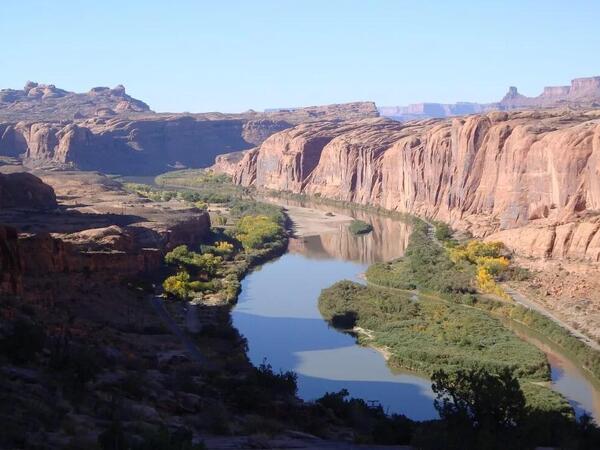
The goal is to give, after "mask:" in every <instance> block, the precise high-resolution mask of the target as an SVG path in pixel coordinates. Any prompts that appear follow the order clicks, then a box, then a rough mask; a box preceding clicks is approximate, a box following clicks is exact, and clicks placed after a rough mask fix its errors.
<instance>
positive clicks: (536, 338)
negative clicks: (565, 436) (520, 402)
mask: <svg viewBox="0 0 600 450" xmlns="http://www.w3.org/2000/svg"><path fill="white" fill-rule="evenodd" d="M506 325H507V326H508V327H509V328H510V329H511V330H513V332H514V333H515V334H516V335H517V336H519V337H520V338H521V339H523V340H525V341H527V342H530V343H531V344H533V345H535V346H536V347H537V348H539V349H540V350H542V351H543V352H544V353H545V354H546V356H547V357H548V362H549V363H550V369H551V378H552V388H553V389H554V390H556V391H558V392H560V393H561V394H563V395H564V396H565V397H566V398H567V399H568V400H569V403H570V404H571V406H572V407H573V409H574V410H575V414H576V415H577V416H578V417H579V416H581V415H583V414H584V413H585V414H590V415H592V416H593V417H594V419H595V421H596V423H600V386H599V385H598V382H597V381H595V380H594V379H593V378H592V377H591V376H589V375H588V374H587V373H586V372H585V371H584V370H583V369H582V368H581V367H580V366H579V365H578V364H577V363H576V362H575V361H574V359H573V358H572V357H571V356H570V355H568V354H567V353H566V352H563V351H561V350H560V349H558V348H557V347H556V345H555V344H552V343H551V342H549V341H548V340H547V339H545V338H544V337H543V336H541V335H540V334H538V333H535V332H534V331H532V330H530V329H528V328H527V327H525V326H523V325H520V324H518V323H514V322H507V323H506Z"/></svg>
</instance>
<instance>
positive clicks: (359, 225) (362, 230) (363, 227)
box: [349, 220, 373, 235]
mask: <svg viewBox="0 0 600 450" xmlns="http://www.w3.org/2000/svg"><path fill="white" fill-rule="evenodd" d="M349 230H350V232H351V233H352V234H356V235H358V234H367V233H370V232H371V231H373V226H372V225H371V224H370V223H367V222H363V221H362V220H353V221H352V222H351V223H350V226H349Z"/></svg>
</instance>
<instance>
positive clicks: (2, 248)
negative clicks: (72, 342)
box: [0, 171, 210, 299]
mask: <svg viewBox="0 0 600 450" xmlns="http://www.w3.org/2000/svg"><path fill="white" fill-rule="evenodd" d="M36 175H37V176H35V175H33V174H30V173H14V174H10V175H3V174H0V182H2V181H3V180H6V179H9V180H10V183H11V184H10V186H11V187H12V188H14V190H16V191H18V190H19V187H20V188H21V191H22V192H23V196H22V197H23V198H16V197H15V196H14V195H10V196H9V195H6V196H5V195H4V193H5V191H6V190H5V189H4V185H1V186H2V189H1V190H0V194H2V195H0V197H1V198H3V199H4V198H5V197H6V198H9V199H10V200H11V202H12V203H8V202H4V201H3V203H2V207H1V208H0V223H4V224H9V225H3V226H0V269H1V270H0V271H1V272H2V278H1V279H0V283H1V290H0V294H21V295H26V296H28V297H29V298H37V299H51V298H53V297H54V296H56V295H58V294H60V295H63V296H64V295H66V293H65V286H70V287H72V288H73V292H75V291H76V289H75V288H78V287H79V286H83V285H86V284H90V283H106V282H111V283H119V282H121V281H123V280H126V279H128V278H132V277H137V276H142V275H144V274H147V273H151V272H152V271H154V270H157V269H158V268H159V267H160V266H161V264H162V256H163V255H164V253H165V252H166V251H167V250H170V249H172V248H173V247H175V246H177V245H180V244H188V245H196V244H199V243H200V242H201V241H202V239H203V238H204V237H205V236H206V235H207V233H208V232H209V230H210V219H209V216H208V213H207V212H206V211H203V210H199V209H196V208H190V207H187V206H184V205H182V204H180V203H179V202H163V203H154V202H150V201H148V200H146V199H143V198H141V197H139V196H137V195H136V194H132V193H128V192H126V191H125V190H123V188H122V187H121V185H120V183H118V182H115V181H113V180H111V179H109V178H107V177H105V176H103V175H100V174H98V173H86V172H44V171H38V172H36ZM30 186H35V187H36V188H37V190H35V191H34V190H32V189H31V188H30ZM55 192H56V197H55V196H54V195H55V194H54V193H55ZM42 194H43V195H42ZM28 199H29V202H27V200H28ZM57 199H58V201H57ZM42 200H44V201H42ZM15 201H16V202H17V203H16V204H15ZM19 201H22V203H19ZM24 206H29V207H28V208H24ZM32 206H35V208H33V207H32ZM48 206H51V207H52V209H48V208H47V207H48Z"/></svg>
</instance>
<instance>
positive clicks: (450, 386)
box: [431, 368, 525, 434]
mask: <svg viewBox="0 0 600 450" xmlns="http://www.w3.org/2000/svg"><path fill="white" fill-rule="evenodd" d="M431 381H432V389H433V392H434V393H435V394H436V399H435V401H434V406H435V409H436V410H437V411H438V413H439V414H440V417H441V418H442V419H444V420H447V421H449V422H455V423H463V424H464V425H466V426H469V427H472V428H474V429H475V430H487V431H490V432H492V433H496V434H497V433H502V432H504V431H507V430H510V429H514V428H516V427H518V426H519V425H520V424H521V421H522V420H523V417H524V415H525V396H524V395H523V392H522V391H521V386H520V385H519V380H518V379H517V378H516V377H515V376H514V375H513V373H512V372H511V370H510V369H508V368H503V369H501V370H500V371H498V373H491V372H487V371H485V370H482V369H480V368H478V369H469V370H458V371H456V372H451V373H448V372H444V371H436V372H434V373H433V375H432V377H431Z"/></svg>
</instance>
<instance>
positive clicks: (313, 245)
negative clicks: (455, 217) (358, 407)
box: [233, 200, 600, 421]
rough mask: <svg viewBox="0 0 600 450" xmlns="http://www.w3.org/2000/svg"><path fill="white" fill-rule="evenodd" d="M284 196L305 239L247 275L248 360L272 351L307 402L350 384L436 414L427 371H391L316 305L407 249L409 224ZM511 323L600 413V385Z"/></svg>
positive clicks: (559, 382)
mask: <svg viewBox="0 0 600 450" xmlns="http://www.w3.org/2000/svg"><path fill="white" fill-rule="evenodd" d="M278 202H280V203H281V200H279V201H278ZM284 203H285V205H286V206H287V207H288V212H289V214H290V217H291V218H292V220H293V221H295V222H296V223H297V225H298V227H297V230H296V231H297V235H299V237H298V238H293V239H291V240H290V244H289V249H288V252H287V253H286V254H285V255H283V256H282V257H280V258H278V259H277V260H274V261H271V262H269V263H267V264H265V265H263V266H262V267H260V268H258V269H257V270H255V271H253V272H252V273H251V274H249V275H248V276H247V277H246V278H245V279H244V280H243V282H242V292H241V294H240V297H239V300H238V303H237V305H236V307H235V309H234V311H233V323H234V326H235V327H236V328H237V329H238V330H239V331H240V332H241V333H242V334H243V335H244V336H245V337H246V339H247V340H248V347H249V357H250V359H251V361H252V362H253V363H254V364H255V365H258V364H260V363H261V362H263V360H265V359H266V360H267V361H268V362H269V363H270V364H271V365H272V366H273V368H274V369H275V370H279V369H281V370H293V371H294V372H296V373H297V374H298V394H299V396H300V397H301V398H303V399H306V400H311V399H315V398H318V397H320V396H322V395H323V394H324V393H326V392H331V391H339V390H340V389H343V388H345V389H347V390H348V391H349V392H350V395H351V396H354V397H359V398H362V399H365V400H368V401H373V402H376V403H380V404H381V405H382V406H383V407H384V409H385V410H386V411H387V412H390V413H401V414H405V415H406V416H408V417H410V418H412V419H415V420H425V419H431V418H435V417H437V414H436V411H435V409H434V408H433V398H434V395H433V392H432V391H431V386H430V382H429V380H428V379H426V378H423V377H422V376H419V375H416V374H413V373H409V372H396V371H392V370H391V369H390V368H389V367H388V366H387V364H386V362H385V359H384V357H383V355H382V354H381V353H379V352H377V351H375V350H373V349H371V348H366V347H362V346H359V345H357V344H356V341H355V339H354V338H353V337H352V336H350V335H348V334H346V333H343V332H340V331H338V330H336V329H334V328H332V327H331V326H329V325H328V324H327V322H325V321H324V320H323V318H322V317H321V314H320V313H319V309H318V304H317V303H318V296H319V293H320V292H321V290H322V289H323V288H326V287H329V286H331V285H332V284H334V283H335V282H337V281H340V280H343V279H348V280H354V281H358V282H362V279H361V277H360V275H361V274H362V273H364V271H365V270H366V268H367V267H368V265H369V264H371V263H373V262H377V261H385V260H391V259H394V258H397V257H400V256H402V254H403V251H404V249H405V248H406V245H407V243H408V237H409V235H410V231H411V230H410V226H409V225H407V224H406V223H404V222H402V221H399V220H395V219H392V218H389V217H383V216H380V215H376V214H372V213H367V212H364V211H360V210H358V211H353V210H350V209H341V208H338V207H332V206H325V205H319V204H310V203H308V204H307V203H302V204H300V203H298V202H293V201H285V202H284ZM303 207H306V208H303ZM325 212H329V214H325ZM331 212H333V215H332V213H331ZM350 217H356V218H360V219H362V220H365V221H367V222H369V223H371V224H372V225H373V231H372V232H371V233H370V234H368V235H363V236H355V235H353V234H351V233H350V232H349V231H348V220H349V218H350ZM328 222H329V223H328ZM511 328H512V327H511ZM513 330H514V331H515V332H516V333H517V334H519V335H520V336H521V337H522V338H524V339H526V340H527V341H529V342H531V343H532V344H534V345H536V346H537V347H538V348H540V349H541V350H542V351H544V352H545V353H546V355H547V356H548V360H549V362H550V365H551V372H552V386H553V388H554V389H556V390H557V391H559V392H561V393H562V394H563V395H565V397H567V399H568V400H569V401H570V403H571V404H572V405H573V407H574V409H575V411H576V413H577V415H581V414H583V413H584V412H587V413H588V414H590V415H592V416H593V417H594V418H595V419H596V421H598V420H599V419H600V391H599V389H598V386H597V385H596V384H595V383H594V382H593V381H592V380H591V379H590V378H589V377H588V375H587V373H586V372H585V371H583V370H582V369H581V368H580V367H578V365H577V364H576V363H575V362H574V361H573V360H572V359H571V358H570V357H569V355H566V354H564V353H563V352H561V351H560V350H559V349H557V348H556V347H553V346H552V345H551V344H550V343H548V342H546V341H545V340H544V339H543V338H542V337H540V336H536V335H534V334H533V333H531V332H530V331H528V330H527V329H525V328H523V327H520V328H518V327H514V328H513Z"/></svg>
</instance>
